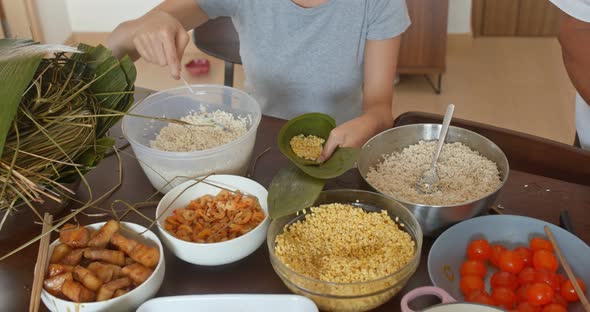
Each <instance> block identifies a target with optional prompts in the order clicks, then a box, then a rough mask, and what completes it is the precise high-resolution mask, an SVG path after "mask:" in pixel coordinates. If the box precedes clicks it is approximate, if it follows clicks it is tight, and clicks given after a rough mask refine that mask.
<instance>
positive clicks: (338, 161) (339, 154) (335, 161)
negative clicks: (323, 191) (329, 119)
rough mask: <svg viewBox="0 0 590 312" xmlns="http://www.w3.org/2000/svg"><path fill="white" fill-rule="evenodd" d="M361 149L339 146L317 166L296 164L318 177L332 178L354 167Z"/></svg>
mask: <svg viewBox="0 0 590 312" xmlns="http://www.w3.org/2000/svg"><path fill="white" fill-rule="evenodd" d="M360 152H361V149H360V148H356V147H339V148H338V149H337V150H336V151H335V152H334V154H332V157H330V159H328V160H326V161H325V162H324V163H322V164H321V165H319V166H298V167H299V168H300V169H301V170H303V172H305V173H307V174H308V175H310V176H312V177H315V178H318V179H333V178H336V177H339V176H341V175H342V174H344V173H345V172H346V171H348V170H349V169H352V168H354V166H355V164H356V161H357V159H358V157H359V155H360Z"/></svg>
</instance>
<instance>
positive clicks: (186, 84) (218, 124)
mask: <svg viewBox="0 0 590 312" xmlns="http://www.w3.org/2000/svg"><path fill="white" fill-rule="evenodd" d="M180 79H181V80H182V82H184V85H185V86H186V88H187V89H188V91H189V92H190V93H191V94H196V92H195V90H193V88H191V86H190V85H189V84H188V81H186V79H184V76H183V75H182V73H180ZM209 121H210V122H211V124H193V126H199V127H203V126H206V127H219V128H221V130H223V131H225V130H229V128H227V127H226V126H225V125H223V124H221V123H219V122H217V121H215V120H213V119H209Z"/></svg>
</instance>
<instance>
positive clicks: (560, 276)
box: [556, 273, 568, 290]
mask: <svg viewBox="0 0 590 312" xmlns="http://www.w3.org/2000/svg"><path fill="white" fill-rule="evenodd" d="M556 276H557V285H558V286H559V287H557V289H556V290H560V289H561V285H563V283H565V281H567V280H568V278H567V277H565V276H564V275H563V274H559V273H558V274H556Z"/></svg>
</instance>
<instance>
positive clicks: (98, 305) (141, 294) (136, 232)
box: [41, 222, 166, 312]
mask: <svg viewBox="0 0 590 312" xmlns="http://www.w3.org/2000/svg"><path fill="white" fill-rule="evenodd" d="M103 224H105V222H101V223H94V224H90V225H87V226H86V227H88V228H90V229H93V230H98V229H99V228H100V227H101V226H102V225H103ZM121 227H122V228H125V229H127V230H128V231H124V232H123V233H122V235H124V236H125V237H127V238H132V239H134V240H137V241H139V242H142V243H144V244H146V245H149V246H157V247H158V250H159V251H160V261H159V262H158V265H157V266H156V268H155V269H154V272H153V273H152V275H151V276H150V277H149V278H148V279H147V280H146V281H145V282H144V283H143V284H141V285H139V286H138V287H137V288H135V289H133V290H132V291H130V292H128V293H127V294H125V295H123V296H120V297H117V298H113V299H109V300H106V301H100V302H84V303H76V302H71V301H67V300H63V299H60V298H57V297H55V296H53V295H52V294H50V293H48V292H47V291H45V289H43V291H42V292H41V300H43V303H44V304H45V306H46V307H47V308H48V309H49V310H50V311H52V312H72V311H76V312H99V311H109V312H116V311H134V310H135V309H137V307H139V306H140V305H141V304H142V303H144V302H145V301H146V300H149V299H150V298H152V297H154V295H155V294H156V293H157V292H158V290H159V289H160V286H161V285H162V281H163V280H164V271H165V268H166V265H165V264H164V248H163V247H162V243H161V242H160V240H159V239H158V236H156V234H154V232H152V231H150V230H148V229H146V228H145V227H143V226H141V225H138V224H135V223H129V222H121ZM140 233H141V234H140ZM58 244H59V239H57V240H55V241H54V242H53V243H51V245H50V246H49V253H50V254H51V253H52V252H53V248H55V246H57V245H58Z"/></svg>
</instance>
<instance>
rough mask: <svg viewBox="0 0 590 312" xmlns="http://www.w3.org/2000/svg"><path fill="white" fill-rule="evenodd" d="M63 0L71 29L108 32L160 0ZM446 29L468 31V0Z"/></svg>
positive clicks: (455, 4)
mask: <svg viewBox="0 0 590 312" xmlns="http://www.w3.org/2000/svg"><path fill="white" fill-rule="evenodd" d="M45 1H47V0H45ZM65 1H66V3H67V8H68V14H69V16H70V21H71V26H72V31H74V32H110V31H112V30H113V29H114V28H115V27H116V26H117V25H118V24H119V23H121V22H123V21H126V20H129V19H133V18H136V17H139V16H141V15H142V14H144V13H145V12H147V11H148V10H149V9H151V8H153V7H154V6H156V5H157V4H159V3H160V2H162V0H96V1H88V0H65ZM275 1H276V0H275ZM333 1H338V0H333ZM448 31H449V33H469V32H471V0H449V24H448Z"/></svg>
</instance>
